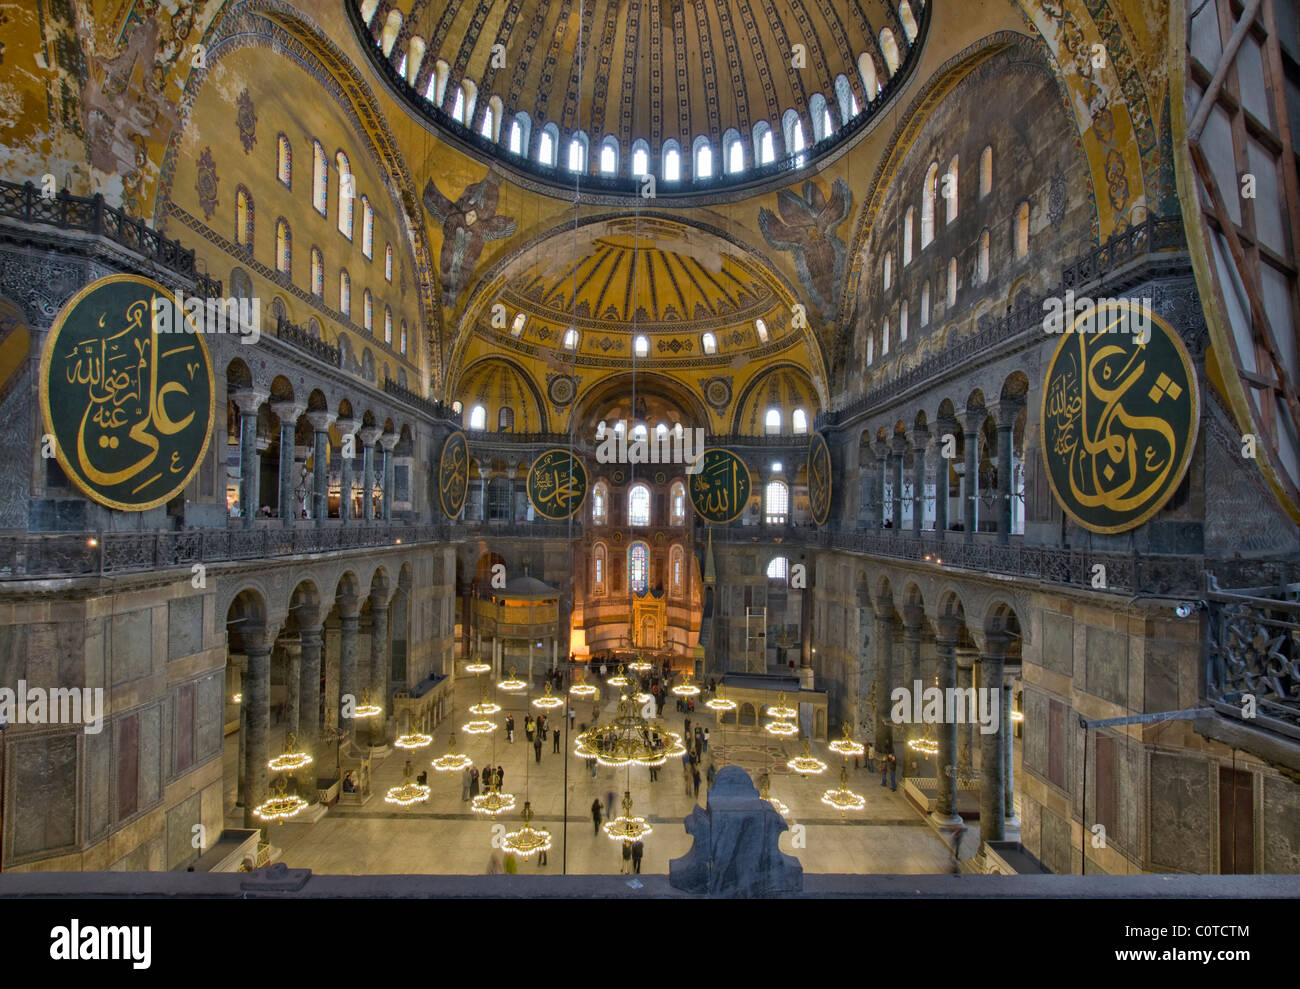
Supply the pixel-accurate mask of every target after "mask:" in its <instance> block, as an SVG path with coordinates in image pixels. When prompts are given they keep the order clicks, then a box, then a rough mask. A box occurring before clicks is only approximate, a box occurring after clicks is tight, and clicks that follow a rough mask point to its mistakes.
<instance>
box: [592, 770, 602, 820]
mask: <svg viewBox="0 0 1300 989" xmlns="http://www.w3.org/2000/svg"><path fill="white" fill-rule="evenodd" d="M592 765H595V762H594V761H593V762H592ZM600 811H601V807H600V797H597V798H596V799H595V800H593V801H592V802H591V826H592V834H600V818H601V813H600Z"/></svg>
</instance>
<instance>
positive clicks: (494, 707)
mask: <svg viewBox="0 0 1300 989" xmlns="http://www.w3.org/2000/svg"><path fill="white" fill-rule="evenodd" d="M500 710H501V705H500V704H494V703H493V702H492V701H490V700H488V695H487V687H484V688H483V690H482V691H481V692H480V694H479V702H478V703H477V704H474V705H472V706H471V707H470V709H469V713H470V714H477V715H479V716H480V717H487V716H488V715H489V714H496V713H497V712H498V711H500Z"/></svg>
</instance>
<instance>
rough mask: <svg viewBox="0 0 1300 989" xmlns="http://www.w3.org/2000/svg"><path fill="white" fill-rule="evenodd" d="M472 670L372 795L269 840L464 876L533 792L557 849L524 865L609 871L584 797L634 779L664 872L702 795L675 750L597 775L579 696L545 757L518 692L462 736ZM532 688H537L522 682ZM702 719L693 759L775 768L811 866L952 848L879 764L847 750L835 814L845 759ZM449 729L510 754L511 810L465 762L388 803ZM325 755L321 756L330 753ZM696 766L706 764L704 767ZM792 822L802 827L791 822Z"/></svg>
mask: <svg viewBox="0 0 1300 989" xmlns="http://www.w3.org/2000/svg"><path fill="white" fill-rule="evenodd" d="M480 691H481V682H480V681H479V679H478V678H475V677H465V678H462V680H461V682H460V683H458V684H457V694H456V710H455V713H454V715H453V716H452V717H451V718H448V719H446V720H445V721H444V723H443V725H442V726H441V727H439V728H438V729H437V731H436V732H435V733H434V734H435V742H434V744H433V745H432V746H431V747H429V748H427V749H424V750H420V751H418V752H416V753H413V754H411V755H409V756H408V754H407V753H404V752H402V751H401V750H399V749H393V750H392V752H393V754H392V755H390V756H388V757H387V758H385V759H383V760H377V761H376V762H375V764H374V770H373V771H374V782H373V795H372V797H371V799H370V800H369V802H368V803H366V804H365V805H364V806H359V807H358V806H335V807H333V808H331V809H330V810H329V812H328V813H327V814H326V815H325V816H324V817H323V818H321V819H320V820H319V821H317V822H315V823H310V824H295V823H293V822H292V821H290V822H289V823H286V824H283V825H272V826H270V827H269V829H268V832H269V837H270V840H271V842H272V843H273V844H274V845H275V846H276V847H277V848H279V849H280V850H281V861H283V862H285V863H286V864H287V865H289V866H290V867H306V868H310V869H311V870H312V871H313V872H317V873H326V874H329V873H353V874H376V873H389V874H401V873H431V874H445V875H465V874H474V873H484V872H487V871H488V868H489V865H490V863H491V859H492V854H493V837H494V835H496V836H499V835H500V834H502V833H503V831H505V830H515V829H516V828H518V827H519V826H520V819H519V813H518V811H519V809H520V808H522V806H523V801H524V800H525V799H526V800H529V801H530V802H531V804H532V808H533V811H534V813H535V815H536V816H535V818H534V820H533V826H534V827H544V828H546V829H547V830H549V831H550V832H551V835H552V848H551V850H550V852H549V853H548V857H547V858H548V861H547V864H546V865H544V866H543V865H540V864H539V862H538V859H537V858H536V857H534V858H532V859H529V860H527V861H524V862H521V863H520V865H519V871H520V872H521V873H528V872H534V873H535V872H550V873H560V872H568V873H571V874H574V873H578V874H595V873H615V874H616V873H618V872H619V871H620V868H621V866H622V859H621V846H620V843H618V842H615V841H612V840H610V839H609V838H608V837H606V836H605V834H604V833H603V832H601V833H599V834H593V829H592V818H591V805H592V801H593V800H596V799H599V800H600V801H601V802H602V803H603V804H605V805H606V806H608V804H609V802H610V801H613V803H614V805H615V811H616V813H621V807H620V806H619V805H620V804H621V801H622V798H623V792H624V790H630V791H631V794H632V800H633V813H634V814H636V815H638V816H643V817H646V818H647V819H648V820H649V821H650V823H651V825H652V826H653V828H654V831H653V834H651V835H650V836H649V837H648V838H647V839H646V841H645V858H644V860H643V862H642V865H641V868H642V871H643V872H645V873H667V871H668V862H669V860H670V859H673V858H676V857H678V856H681V855H683V854H685V853H686V851H687V850H688V849H689V848H690V847H691V844H692V842H693V839H692V837H691V836H690V835H688V834H687V833H686V830H685V827H684V826H683V818H685V817H686V815H688V814H689V813H690V812H691V810H692V808H693V807H694V806H695V804H696V803H697V799H696V797H695V795H694V794H693V792H692V790H691V787H690V785H689V782H688V780H687V778H686V776H685V775H684V773H683V769H682V764H681V760H680V759H675V760H671V761H670V762H669V763H668V764H667V765H665V766H664V767H662V768H661V769H660V770H659V774H658V776H659V778H658V780H657V781H654V782H652V781H651V780H650V771H649V770H648V769H646V768H644V767H637V768H634V769H631V770H630V771H629V770H628V769H606V768H599V767H598V768H597V771H596V777H595V778H594V779H593V778H592V776H591V774H590V770H589V767H588V763H587V762H586V761H585V760H583V759H579V758H578V757H576V756H574V755H572V751H573V736H574V734H575V733H576V732H577V731H578V730H580V729H581V723H582V722H589V721H590V720H591V716H592V711H593V704H592V703H591V702H589V701H588V702H579V703H577V704H575V705H574V710H575V712H576V717H575V727H574V729H573V730H571V731H568V732H567V734H566V731H565V728H564V726H563V725H562V726H561V736H560V752H559V753H556V752H554V751H553V742H552V741H551V740H549V739H548V741H547V742H546V744H545V746H544V747H543V749H542V755H541V760H540V762H539V761H537V758H536V754H535V750H534V748H533V746H532V745H530V744H528V743H527V741H526V740H525V738H524V731H523V723H524V715H525V711H526V706H527V703H528V701H527V699H526V698H524V697H521V696H517V695H508V694H504V693H503V692H501V691H496V692H495V693H496V694H497V695H498V696H496V697H494V698H493V699H494V700H495V701H496V702H497V703H500V704H502V705H503V707H504V708H505V710H503V711H502V712H501V713H500V714H497V715H494V716H493V720H495V721H497V722H498V724H500V725H501V726H502V727H501V728H500V729H499V730H498V731H496V732H493V733H491V734H487V735H478V736H471V735H467V734H465V733H464V732H462V731H459V730H458V728H457V726H458V725H459V724H461V723H462V722H464V721H466V720H469V716H468V714H467V713H466V708H467V707H468V706H469V705H471V704H475V703H477V702H478V700H479V697H480ZM530 696H535V694H534V695H530ZM602 699H603V703H601V705H600V706H601V715H600V719H601V720H602V721H608V720H609V719H610V718H611V717H612V716H613V715H614V713H615V708H616V706H617V694H616V692H615V690H614V689H613V688H610V687H605V688H604V689H603V690H602ZM507 713H513V714H514V717H515V723H516V732H515V741H514V743H513V744H509V743H507V742H506V737H505V735H506V733H505V728H504V725H505V716H506V714H507ZM684 717H685V716H684V715H681V714H678V713H676V711H675V708H674V706H673V705H672V704H671V703H670V704H669V705H668V707H667V710H666V715H665V720H666V721H667V722H668V725H669V727H670V728H671V729H672V730H674V731H678V732H680V731H681V730H682V727H683V720H684ZM552 721H553V722H554V723H556V724H560V720H559V719H558V718H555V719H552ZM697 724H703V725H706V726H708V727H709V729H710V737H709V747H708V751H707V752H706V753H705V754H704V756H703V759H702V766H701V769H702V771H703V770H705V769H707V767H708V765H709V764H710V762H712V763H713V764H714V765H715V766H716V767H717V768H719V769H721V768H722V767H723V766H724V765H739V766H741V767H742V768H744V769H746V770H747V771H749V773H750V775H751V776H752V777H753V778H754V780H755V782H756V783H757V779H758V776H759V774H761V773H762V772H764V771H767V772H768V773H769V774H770V777H771V793H772V795H773V796H774V797H777V798H779V799H780V800H781V801H782V802H783V803H785V804H786V805H787V806H788V807H789V815H788V817H787V822H788V823H789V824H790V825H791V829H790V830H788V831H786V832H785V833H784V834H783V835H782V836H781V848H782V850H783V851H785V852H786V853H787V854H791V855H794V856H795V857H796V858H798V859H799V860H800V862H801V863H802V864H803V867H804V870H805V871H806V872H810V873H946V872H949V871H950V869H951V865H952V854H951V852H950V851H949V850H948V848H947V846H946V845H945V844H944V842H943V840H942V839H941V838H940V837H939V836H938V834H937V833H936V832H935V831H934V830H932V829H931V828H930V827H929V825H928V824H927V823H926V821H925V819H924V818H923V816H922V814H921V813H920V812H919V811H918V810H917V809H916V808H915V807H914V806H912V805H911V804H910V803H909V802H908V801H907V800H906V799H905V798H904V796H903V791H902V780H901V779H900V780H899V790H898V791H897V792H892V791H890V790H889V789H888V788H885V787H881V786H880V776H879V774H872V773H868V772H867V771H866V770H865V769H862V770H856V771H855V770H854V769H853V768H852V760H849V775H850V787H851V788H852V789H854V790H856V791H858V792H859V793H862V794H863V795H864V796H865V797H866V801H867V803H866V807H865V809H864V810H862V811H859V812H856V813H852V812H851V813H849V814H847V815H841V814H839V813H837V812H836V811H835V810H834V809H832V808H830V807H827V806H826V805H824V804H823V803H821V794H822V792H823V791H825V790H826V789H827V788H828V787H831V786H838V785H839V770H840V767H841V766H842V765H843V764H844V760H842V759H841V758H840V757H839V756H837V755H836V754H835V753H833V752H828V751H826V748H825V746H824V745H815V746H814V753H815V754H816V755H818V757H819V758H821V759H822V760H823V761H824V762H826V763H827V764H828V765H829V767H830V768H829V770H828V771H827V772H826V773H825V774H823V775H822V776H820V777H812V776H810V777H806V778H801V777H799V776H797V775H794V774H792V773H791V772H790V771H789V770H788V769H787V768H786V766H785V760H786V759H788V758H790V757H791V756H793V755H797V754H799V753H800V752H801V751H802V748H803V745H802V743H795V742H782V741H779V740H776V739H771V740H769V739H768V738H767V737H766V736H760V735H755V734H754V733H753V732H752V731H747V732H739V731H731V732H724V731H722V730H721V729H719V728H718V727H717V726H716V724H714V718H713V715H712V713H711V712H707V711H701V712H697V714H696V715H695V716H693V717H692V725H697ZM451 730H456V743H457V750H458V751H460V752H463V753H465V754H466V755H468V756H470V757H471V758H472V759H473V760H474V764H475V765H476V766H478V767H479V769H480V770H481V769H482V768H483V767H484V766H486V765H488V764H491V765H493V766H497V765H501V766H504V767H505V783H504V786H503V790H504V791H506V792H510V793H513V794H514V795H515V798H516V801H517V803H516V809H515V810H513V811H509V812H507V813H505V814H503V815H501V817H499V818H495V819H493V818H487V817H485V816H483V815H481V814H474V813H471V812H470V809H469V804H468V803H467V802H464V801H462V800H461V774H460V773H438V772H434V771H432V770H430V771H429V779H428V783H429V785H430V786H431V787H432V793H431V796H430V799H429V800H428V801H427V802H425V803H423V804H418V805H416V806H414V807H411V808H400V807H396V806H394V805H391V804H387V803H385V802H384V799H383V797H384V793H385V791H386V790H387V789H388V788H389V787H391V786H396V785H398V784H399V783H401V782H402V778H403V767H404V764H405V762H406V759H407V758H410V759H411V762H412V766H413V772H414V773H416V774H418V773H419V772H421V771H423V770H424V769H427V768H429V762H430V760H431V759H432V758H434V757H436V756H438V755H441V754H443V753H444V752H445V751H446V749H447V735H448V733H449V732H450V731H451ZM272 732H273V737H272V749H273V750H276V748H275V747H276V745H277V744H280V743H281V741H282V735H281V734H280V730H279V729H277V728H276V727H275V726H273V727H272ZM236 743H237V736H235V735H230V736H228V737H227V739H226V780H227V790H228V799H227V808H228V815H227V825H228V826H230V827H240V826H242V821H243V818H242V809H239V808H234V807H233V806H232V804H233V793H229V791H230V790H231V789H232V787H233V780H234V768H235V761H236V760H235V749H236V747H237V746H236ZM326 758H327V760H328V759H329V758H330V757H329V756H327V757H326ZM701 775H703V772H702V774H701ZM706 791H707V782H701V786H700V793H699V797H698V802H699V803H700V804H704V803H705V802H706V801H707V792H706ZM794 825H800V826H801V827H802V830H800V829H799V828H796V827H794Z"/></svg>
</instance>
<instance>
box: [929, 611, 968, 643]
mask: <svg viewBox="0 0 1300 989" xmlns="http://www.w3.org/2000/svg"><path fill="white" fill-rule="evenodd" d="M934 625H935V630H936V631H935V637H934V638H935V642H937V643H938V644H939V645H940V646H942V647H944V648H947V649H956V648H957V633H958V632H960V631H961V619H960V618H958V617H957V616H955V615H940V616H939V617H938V618H936V619H935V620H934Z"/></svg>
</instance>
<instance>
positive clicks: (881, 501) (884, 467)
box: [873, 440, 889, 529]
mask: <svg viewBox="0 0 1300 989" xmlns="http://www.w3.org/2000/svg"><path fill="white" fill-rule="evenodd" d="M875 450H876V478H875V480H876V485H877V486H876V494H877V499H876V500H877V503H878V504H877V509H878V510H877V511H876V517H875V519H874V522H875V525H874V526H873V528H876V529H879V528H881V527H882V526H884V524H885V504H886V502H885V485H886V484H887V483H888V482H889V444H888V443H886V442H885V441H884V440H876V445H875Z"/></svg>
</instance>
